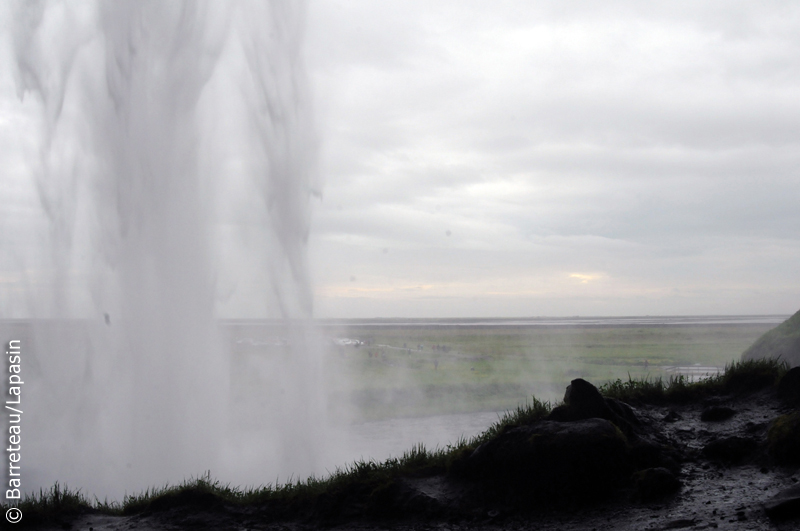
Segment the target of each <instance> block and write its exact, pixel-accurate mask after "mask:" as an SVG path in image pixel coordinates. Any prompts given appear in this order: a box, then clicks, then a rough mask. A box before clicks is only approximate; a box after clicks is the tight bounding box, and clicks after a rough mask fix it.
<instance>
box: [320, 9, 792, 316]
mask: <svg viewBox="0 0 800 531" xmlns="http://www.w3.org/2000/svg"><path fill="white" fill-rule="evenodd" d="M308 14H309V20H308V29H307V31H308V34H307V46H308V48H307V57H308V68H309V72H310V75H311V78H312V81H313V89H314V92H315V96H316V101H317V109H316V113H317V117H318V125H319V128H320V131H321V138H322V142H323V153H322V162H321V172H322V175H323V178H324V191H323V198H322V200H321V201H319V202H318V204H317V205H315V210H314V222H313V232H312V242H311V268H312V272H313V276H314V278H315V281H316V294H317V298H316V309H317V315H320V316H331V317H333V316H348V317H349V316H362V317H373V316H478V315H483V316H520V315H525V316H535V315H628V314H651V315H654V314H662V315H665V314H708V313H721V314H732V313H789V312H794V311H796V310H797V309H798V307H800V171H799V170H800V165H799V164H798V163H800V5H798V4H794V3H789V2H773V3H770V2H767V3H764V2H749V3H745V2H736V3H732V2H701V3H698V2H673V1H670V2H527V1H524V2H461V1H459V2H425V1H420V2H412V1H403V2H372V1H363V2H352V1H347V2H344V1H342V2H335V1H325V2H320V1H317V2H312V3H311V4H310V8H309V13H308Z"/></svg>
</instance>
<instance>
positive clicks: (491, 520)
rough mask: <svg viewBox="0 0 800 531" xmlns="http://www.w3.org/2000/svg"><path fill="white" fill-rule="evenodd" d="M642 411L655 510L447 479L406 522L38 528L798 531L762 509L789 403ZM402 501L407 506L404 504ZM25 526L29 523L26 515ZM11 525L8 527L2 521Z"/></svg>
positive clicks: (413, 488)
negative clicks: (660, 476) (477, 493)
mask: <svg viewBox="0 0 800 531" xmlns="http://www.w3.org/2000/svg"><path fill="white" fill-rule="evenodd" d="M710 406H717V407H729V408H732V409H733V410H734V411H735V414H734V415H733V416H732V417H731V418H729V419H727V420H719V421H703V420H701V414H702V412H703V410H705V409H707V408H708V407H710ZM634 408H635V412H636V414H637V416H638V417H639V419H640V420H641V422H642V423H643V425H644V426H646V428H647V430H648V431H651V432H654V433H660V436H661V437H664V438H665V439H666V440H668V441H669V443H670V445H671V446H673V447H674V448H676V449H678V450H679V453H680V455H681V462H680V472H679V474H678V476H677V477H678V479H679V480H680V482H681V484H682V486H681V488H680V490H679V491H678V492H677V493H675V494H673V495H670V496H668V497H666V498H663V499H660V500H659V501H657V502H649V503H641V502H636V501H633V499H634V498H635V495H634V492H633V489H632V488H629V489H621V490H619V491H618V492H616V493H614V494H613V495H612V496H611V497H610V498H609V499H606V500H605V501H603V502H602V503H600V502H597V503H594V504H589V505H586V504H582V505H572V506H570V504H569V503H566V504H565V505H564V506H562V507H560V508H557V509H548V508H541V507H539V508H531V509H527V510H526V509H520V508H518V507H517V508H514V509H511V508H508V507H504V506H502V505H496V504H495V505H492V504H486V505H483V504H477V505H475V506H474V507H471V506H469V504H465V503H464V500H465V499H466V498H465V497H464V494H463V492H464V487H463V485H462V484H459V483H456V482H455V481H454V480H451V479H448V478H445V477H440V476H436V477H432V478H417V479H411V478H409V479H407V480H404V483H403V485H404V489H405V494H404V496H403V499H404V500H408V499H411V498H413V499H414V502H413V503H409V504H408V505H407V507H406V509H405V510H402V509H403V508H402V507H401V514H402V516H401V517H400V518H393V519H381V520H367V519H364V518H362V517H361V516H360V515H359V514H358V510H357V507H355V508H353V510H351V511H349V513H348V514H349V515H350V516H348V517H347V518H346V520H345V521H343V520H342V519H338V521H319V520H313V519H310V518H309V519H305V518H294V519H292V520H290V521H274V520H272V521H271V519H269V518H267V517H266V516H265V514H264V512H263V510H261V509H259V508H253V507H251V508H240V507H233V506H227V505H221V504H217V505H213V504H212V505H209V506H206V507H204V506H203V504H202V503H200V504H197V503H194V504H193V505H187V506H184V507H181V506H178V507H171V508H169V509H168V510H163V511H150V512H149V513H145V514H142V515H136V516H128V517H114V516H106V515H93V514H89V515H84V516H81V517H79V518H77V519H74V520H72V521H62V522H59V523H58V524H55V525H49V526H45V527H40V529H47V530H56V529H58V530H62V529H72V530H76V531H77V530H81V531H84V530H86V531H107V530H127V529H137V530H141V531H147V530H184V529H193V530H202V529H209V530H220V529H231V530H233V529H235V530H279V529H285V530H298V531H299V530H306V529H331V530H364V531H372V530H381V529H400V530H409V531H410V530H414V531H417V530H427V529H431V530H434V529H435V530H473V529H474V530H487V531H488V530H495V529H497V530H500V529H542V530H566V531H571V530H603V529H614V530H631V531H633V530H636V531H639V530H657V529H693V530H694V529H698V530H699V529H726V530H761V529H764V530H767V529H769V530H789V529H800V518H797V517H795V518H794V519H790V520H784V521H775V520H771V519H770V518H769V517H768V516H767V514H766V512H765V509H764V503H765V502H767V501H768V500H769V499H770V498H771V497H773V496H774V495H776V494H777V493H778V492H780V491H782V490H785V489H787V488H788V487H792V486H794V485H798V483H800V469H798V467H780V466H775V465H774V463H773V461H772V460H771V458H770V457H769V455H768V454H767V451H766V434H767V429H768V427H769V423H770V422H771V421H772V420H773V419H774V418H776V417H777V416H779V415H781V414H785V413H788V412H790V411H791V410H792V409H791V408H789V407H788V406H786V405H784V404H782V403H781V402H780V401H779V400H778V398H777V396H776V392H775V390H774V389H772V388H771V389H766V390H762V391H759V392H756V393H752V394H746V395H742V396H721V397H716V398H714V399H712V400H711V401H708V400H706V401H703V402H696V403H690V404H660V405H644V404H634ZM730 436H739V437H743V438H748V439H752V440H755V441H756V442H757V447H756V449H755V450H752V451H749V452H747V453H746V454H747V455H746V456H745V457H744V458H742V460H741V461H739V462H730V461H722V460H719V459H713V458H710V457H707V456H706V455H704V453H703V448H704V447H706V445H708V444H709V443H711V442H712V441H715V440H719V439H722V438H725V437H730ZM420 500H422V501H423V502H426V501H427V502H428V505H435V506H437V507H439V508H441V507H458V510H453V511H436V512H435V514H436V516H431V513H430V512H427V511H424V510H423V511H420V510H419V509H418V508H419V507H424V506H425V503H420ZM398 503H400V504H402V503H404V502H403V501H402V500H401V501H399V502H398ZM23 518H24V517H23ZM4 523H5V522H4Z"/></svg>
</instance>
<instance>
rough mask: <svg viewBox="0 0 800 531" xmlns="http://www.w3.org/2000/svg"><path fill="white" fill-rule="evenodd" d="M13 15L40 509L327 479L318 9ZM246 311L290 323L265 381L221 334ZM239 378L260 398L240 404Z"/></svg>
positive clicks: (30, 9)
mask: <svg viewBox="0 0 800 531" xmlns="http://www.w3.org/2000/svg"><path fill="white" fill-rule="evenodd" d="M9 11H10V12H11V13H10V15H11V17H12V20H13V21H14V22H13V24H11V25H9V28H8V31H9V32H10V33H11V34H12V35H11V36H12V47H11V53H12V57H13V65H12V68H13V73H14V81H15V84H16V92H17V96H18V98H19V99H20V101H21V105H22V106H24V107H25V110H26V111H27V112H28V114H27V116H28V118H29V120H28V122H27V123H26V124H25V125H26V127H27V128H28V129H27V130H28V131H29V132H30V133H31V134H32V135H33V139H34V141H32V142H30V143H29V144H30V145H29V146H28V147H29V148H30V150H29V151H28V152H27V153H26V157H25V159H26V160H25V162H26V167H25V168H24V169H25V171H26V172H27V176H28V179H29V180H28V181H27V183H26V184H27V185H29V186H31V185H32V186H31V187H32V188H33V191H35V197H36V199H37V200H38V205H37V206H38V207H39V208H38V210H37V211H36V212H35V213H34V214H32V217H34V218H36V219H37V220H38V222H37V223H35V224H30V225H29V226H28V227H26V230H27V231H28V236H29V238H30V239H31V240H30V241H29V243H30V242H31V241H32V242H34V245H35V246H36V247H35V253H36V254H35V256H31V255H30V254H28V256H26V249H25V247H23V246H19V247H17V249H18V252H17V253H13V252H12V257H14V258H16V259H17V263H16V264H15V265H16V268H17V270H18V271H19V272H20V274H21V275H22V276H23V278H24V281H23V282H21V283H20V284H19V285H17V286H15V290H16V297H14V296H12V297H9V298H6V299H5V302H4V304H6V310H7V312H6V314H5V317H6V318H8V317H15V316H19V317H24V318H25V319H19V320H17V321H11V322H9V324H8V325H7V327H11V330H10V331H8V330H7V331H6V333H8V334H11V335H12V336H13V334H18V335H21V336H23V337H24V340H23V352H24V354H23V356H24V359H25V363H24V366H25V371H26V373H27V374H26V377H27V380H28V382H29V383H28V386H27V387H25V396H24V401H23V404H24V405H25V409H27V410H29V411H31V413H30V414H29V417H28V418H30V420H29V421H28V422H26V423H25V431H26V433H25V435H26V436H25V437H24V439H25V441H26V446H25V457H26V459H25V464H26V475H25V477H26V480H27V482H26V485H25V487H26V491H30V490H35V489H36V488H38V487H44V488H47V487H48V486H49V485H52V484H53V483H55V482H57V481H58V482H60V483H62V484H64V483H66V484H68V485H75V486H79V487H80V488H82V489H85V491H86V492H90V493H93V494H96V495H98V496H101V497H102V496H110V497H112V498H116V499H121V497H122V495H123V494H124V493H126V492H127V493H128V494H131V493H133V492H136V491H139V490H141V489H144V488H147V487H148V486H151V485H156V484H164V483H167V482H170V483H178V482H180V481H182V480H184V479H186V478H188V477H190V476H195V477H197V476H199V475H201V474H203V473H205V472H206V471H211V472H213V473H215V474H217V475H218V476H219V477H220V478H221V479H222V478H224V479H225V480H226V481H235V482H236V483H239V484H245V483H259V482H267V481H275V480H276V479H277V478H280V477H283V478H284V479H286V478H288V477H291V476H294V477H299V476H307V475H310V474H313V473H320V472H322V471H323V470H324V469H323V468H322V455H323V451H324V448H323V447H322V444H323V441H324V438H323V437H321V436H320V433H321V432H322V431H324V428H325V423H324V422H323V418H322V415H323V412H324V410H323V398H324V394H323V390H322V389H321V387H320V385H321V382H320V378H319V371H320V362H321V351H320V347H319V346H318V345H315V343H314V339H313V335H312V334H310V333H306V331H305V328H306V327H307V326H308V325H307V324H306V323H307V321H308V319H309V318H310V317H311V315H312V295H311V288H310V284H309V279H308V270H307V263H306V257H305V253H306V245H305V244H306V240H307V238H308V231H309V197H310V196H311V195H313V194H314V193H316V190H317V187H318V181H317V173H316V152H317V139H316V132H315V129H314V125H313V120H312V118H311V108H310V101H309V87H308V83H307V80H306V74H305V70H304V67H303V64H302V57H301V56H300V43H301V41H302V33H303V19H304V7H303V5H302V4H291V5H287V4H275V3H258V2H236V3H228V4H224V5H222V4H217V3H213V2H174V3H173V2H170V3H161V2H138V1H135V2H134V1H131V2H115V3H106V2H85V3H79V4H73V3H67V2H43V3H35V4H30V3H19V4H17V5H15V6H13V7H12V8H9ZM12 250H13V248H12ZM253 291H257V292H258V293H257V294H256V295H254V294H253ZM242 294H245V295H246V296H247V297H248V299H249V303H248V304H250V305H251V306H252V311H253V313H257V314H259V315H260V316H262V317H269V318H273V319H277V321H276V322H277V323H283V324H282V325H280V326H279V328H280V331H279V333H280V335H281V337H282V338H284V341H285V345H286V346H285V348H283V349H282V351H281V352H279V353H276V354H275V355H274V356H272V357H271V358H270V359H269V361H268V362H264V361H263V359H262V360H261V361H259V360H253V359H240V360H238V363H239V364H238V365H236V364H232V363H231V355H230V352H229V343H230V341H231V338H229V337H227V336H226V335H225V332H224V330H223V329H221V328H220V326H219V325H218V321H217V319H218V317H219V314H220V313H221V310H220V307H221V306H224V305H225V304H226V303H229V302H230V301H231V300H235V299H236V298H237V297H241V296H242ZM11 339H20V338H16V337H11ZM264 363H267V365H268V366H264ZM242 365H244V367H242ZM232 371H238V372H237V373H238V374H241V373H248V372H249V373H256V374H260V375H262V378H261V380H260V381H259V382H258V383H259V385H257V386H253V387H249V388H248V387H246V386H244V385H242V384H241V382H240V381H237V384H239V389H238V390H237V393H236V394H235V395H232V392H231V375H232ZM242 389H247V390H246V392H245V391H242ZM26 420H27V419H26ZM254 471H258V476H256V475H255V474H254V473H253V472H254Z"/></svg>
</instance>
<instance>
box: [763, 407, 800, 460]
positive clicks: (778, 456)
mask: <svg viewBox="0 0 800 531" xmlns="http://www.w3.org/2000/svg"><path fill="white" fill-rule="evenodd" d="M767 441H768V444H769V453H770V455H771V456H772V457H773V458H774V459H775V461H777V462H778V463H779V464H782V465H795V464H800V411H795V412H794V413H790V414H788V415H781V416H780V417H778V418H776V419H775V420H774V421H772V424H771V425H770V427H769V431H768V432H767Z"/></svg>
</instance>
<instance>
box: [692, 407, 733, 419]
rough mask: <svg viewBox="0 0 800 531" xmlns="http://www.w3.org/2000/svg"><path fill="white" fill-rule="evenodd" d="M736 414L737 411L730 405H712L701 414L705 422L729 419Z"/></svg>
mask: <svg viewBox="0 0 800 531" xmlns="http://www.w3.org/2000/svg"><path fill="white" fill-rule="evenodd" d="M735 414H736V411H734V410H733V409H731V408H729V407H721V406H712V407H709V408H706V409H704V410H703V412H702V413H701V414H700V420H702V421H704V422H719V421H721V420H728V419H729V418H731V417H732V416H734V415H735Z"/></svg>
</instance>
